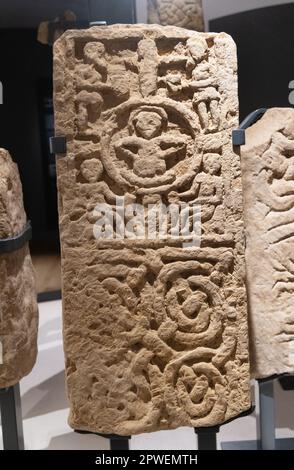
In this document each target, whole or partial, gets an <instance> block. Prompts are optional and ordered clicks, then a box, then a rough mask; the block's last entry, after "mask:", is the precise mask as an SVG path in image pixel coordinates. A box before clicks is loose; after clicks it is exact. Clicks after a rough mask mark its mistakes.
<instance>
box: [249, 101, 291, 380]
mask: <svg viewBox="0 0 294 470" xmlns="http://www.w3.org/2000/svg"><path fill="white" fill-rule="evenodd" d="M242 173H243V183H244V205H245V222H246V262H247V283H248V295H249V306H250V325H251V334H250V338H251V362H252V374H253V376H254V377H256V378H263V377H269V376H271V375H274V374H282V373H285V372H289V373H290V372H291V373H293V372H294V312H293V289H294V260H293V250H294V239H293V228H294V195H293V194H294V182H293V179H294V110H293V109H291V108H289V109H287V108H273V109H270V110H268V111H267V112H266V113H265V114H264V116H263V117H262V118H261V119H260V120H259V121H258V122H257V123H256V124H254V125H253V126H252V127H250V128H249V129H248V130H247V131H246V146H244V147H243V148H242Z"/></svg>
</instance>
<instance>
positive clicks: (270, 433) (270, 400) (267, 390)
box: [258, 379, 276, 450]
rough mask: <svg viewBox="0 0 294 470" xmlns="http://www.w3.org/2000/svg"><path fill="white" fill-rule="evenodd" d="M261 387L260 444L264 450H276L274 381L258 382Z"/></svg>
mask: <svg viewBox="0 0 294 470" xmlns="http://www.w3.org/2000/svg"><path fill="white" fill-rule="evenodd" d="M258 387H259V429H258V431H259V433H258V434H259V442H260V445H259V447H260V449H262V450H275V448H276V444H275V439H276V433H275V403H274V382H273V380H272V379H269V380H267V379H265V380H258Z"/></svg>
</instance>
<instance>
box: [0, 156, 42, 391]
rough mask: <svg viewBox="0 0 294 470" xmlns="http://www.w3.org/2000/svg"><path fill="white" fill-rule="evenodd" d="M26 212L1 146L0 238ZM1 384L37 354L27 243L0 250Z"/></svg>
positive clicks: (14, 231) (16, 228)
mask: <svg viewBox="0 0 294 470" xmlns="http://www.w3.org/2000/svg"><path fill="white" fill-rule="evenodd" d="M25 224H26V214H25V211H24V207H23V201H22V188H21V182H20V178H19V174H18V169H17V166H16V164H15V163H13V161H12V160H11V158H10V155H9V153H8V152H7V151H6V150H3V149H0V239H7V238H12V237H15V236H17V235H19V234H20V233H22V232H23V230H24V226H25ZM0 272H1V276H0V287H1V288H0V388H5V387H9V386H11V385H15V384H16V383H17V382H18V381H19V380H20V379H22V378H23V377H24V376H25V375H27V374H28V373H29V372H30V371H31V369H32V368H33V366H34V364H35V360H36V355H37V329H38V306H37V299H36V291H35V279H34V270H33V266H32V262H31V257H30V253H29V248H28V244H26V245H24V246H23V247H22V248H20V249H18V250H16V251H14V252H10V253H2V254H1V253H0Z"/></svg>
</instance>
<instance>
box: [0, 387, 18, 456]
mask: <svg viewBox="0 0 294 470" xmlns="http://www.w3.org/2000/svg"><path fill="white" fill-rule="evenodd" d="M0 408H1V425H2V437H3V448H4V450H24V439H23V426H22V414H21V400H20V390H19V383H17V384H16V385H13V386H12V387H8V388H2V389H0Z"/></svg>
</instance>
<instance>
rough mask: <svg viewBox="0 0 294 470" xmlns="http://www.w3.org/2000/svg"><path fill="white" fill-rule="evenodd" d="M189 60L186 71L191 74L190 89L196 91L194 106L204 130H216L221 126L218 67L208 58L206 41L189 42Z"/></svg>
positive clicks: (192, 39) (191, 40)
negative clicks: (217, 78) (217, 80)
mask: <svg viewBox="0 0 294 470" xmlns="http://www.w3.org/2000/svg"><path fill="white" fill-rule="evenodd" d="M187 46H188V49H189V58H188V60H187V64H186V69H187V72H190V73H191V81H190V82H189V86H190V88H192V89H193V90H194V97H193V104H194V106H195V107H196V109H197V112H198V115H199V119H200V123H201V125H202V127H203V128H204V129H209V130H215V129H217V127H218V125H219V120H220V116H219V100H220V98H221V96H220V93H219V92H218V90H217V82H216V76H217V74H216V66H215V65H214V64H213V62H212V60H213V59H208V58H207V51H208V45H207V42H206V41H205V39H202V41H195V40H194V38H191V39H189V40H188V41H187Z"/></svg>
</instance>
